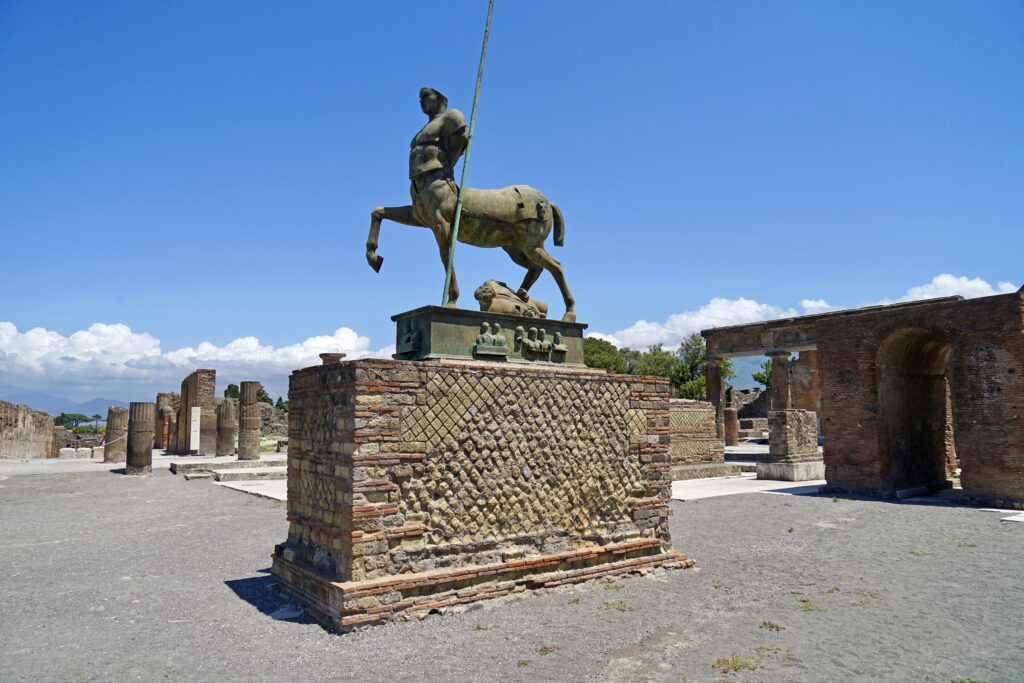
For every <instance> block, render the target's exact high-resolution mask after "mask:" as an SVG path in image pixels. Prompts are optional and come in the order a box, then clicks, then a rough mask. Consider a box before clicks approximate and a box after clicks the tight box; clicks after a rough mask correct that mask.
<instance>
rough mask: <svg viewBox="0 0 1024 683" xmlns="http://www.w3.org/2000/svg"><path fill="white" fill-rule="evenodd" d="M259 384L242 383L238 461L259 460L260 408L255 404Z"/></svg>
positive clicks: (239, 405)
mask: <svg viewBox="0 0 1024 683" xmlns="http://www.w3.org/2000/svg"><path fill="white" fill-rule="evenodd" d="M259 387H260V383H259V382H242V384H241V387H240V392H241V394H240V395H241V398H240V399H239V401H238V414H239V418H238V459H239V460H259V458H260V423H261V422H262V420H261V418H260V407H259V406H258V405H257V404H256V394H257V391H258V390H259Z"/></svg>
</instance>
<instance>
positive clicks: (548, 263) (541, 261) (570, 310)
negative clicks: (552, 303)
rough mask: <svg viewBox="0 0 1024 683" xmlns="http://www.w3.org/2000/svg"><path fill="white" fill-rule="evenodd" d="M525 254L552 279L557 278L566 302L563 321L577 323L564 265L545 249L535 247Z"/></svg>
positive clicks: (556, 280)
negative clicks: (563, 268)
mask: <svg viewBox="0 0 1024 683" xmlns="http://www.w3.org/2000/svg"><path fill="white" fill-rule="evenodd" d="M524 253H525V254H526V256H527V258H529V259H530V261H531V262H532V263H534V264H535V265H537V266H540V267H542V268H544V269H545V270H546V271H548V272H549V273H551V277H553V278H555V282H556V283H558V289H560V290H561V291H562V300H563V301H565V315H563V316H562V320H563V321H565V322H576V300H575V299H573V298H572V292H570V291H569V285H568V284H566V282H565V272H564V271H563V270H562V264H561V263H559V262H558V259H556V258H555V257H554V256H552V255H551V254H549V253H548V252H547V251H546V250H545V249H544V247H534V248H533V249H532V250H529V251H526V252H524Z"/></svg>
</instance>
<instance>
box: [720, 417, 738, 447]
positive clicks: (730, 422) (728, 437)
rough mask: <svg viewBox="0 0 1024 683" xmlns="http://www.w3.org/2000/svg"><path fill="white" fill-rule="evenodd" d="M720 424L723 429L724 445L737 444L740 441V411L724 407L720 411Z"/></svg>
mask: <svg viewBox="0 0 1024 683" xmlns="http://www.w3.org/2000/svg"><path fill="white" fill-rule="evenodd" d="M722 414H723V419H722V424H723V426H724V430H725V445H726V446H738V445H739V443H740V411H739V410H737V409H736V408H726V409H725V410H724V411H722Z"/></svg>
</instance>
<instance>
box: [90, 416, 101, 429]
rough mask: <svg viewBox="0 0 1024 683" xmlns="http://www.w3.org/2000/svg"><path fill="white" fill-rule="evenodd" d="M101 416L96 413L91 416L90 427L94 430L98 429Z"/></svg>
mask: <svg viewBox="0 0 1024 683" xmlns="http://www.w3.org/2000/svg"><path fill="white" fill-rule="evenodd" d="M102 418H103V416H102V415H100V414H99V413H96V414H94V415H93V416H92V428H93V429H95V430H96V431H99V430H100V420H101V419H102Z"/></svg>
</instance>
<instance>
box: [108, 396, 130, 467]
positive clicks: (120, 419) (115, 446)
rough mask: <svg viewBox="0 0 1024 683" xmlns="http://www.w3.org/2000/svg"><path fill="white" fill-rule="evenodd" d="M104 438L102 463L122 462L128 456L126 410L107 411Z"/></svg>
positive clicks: (115, 407)
mask: <svg viewBox="0 0 1024 683" xmlns="http://www.w3.org/2000/svg"><path fill="white" fill-rule="evenodd" d="M104 437H105V438H104V441H105V443H104V444H103V462H124V461H125V458H126V457H127V454H128V408H122V407H120V406H110V408H108V409H107V427H106V431H105V432H104Z"/></svg>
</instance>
